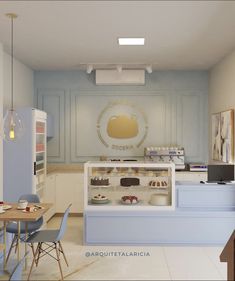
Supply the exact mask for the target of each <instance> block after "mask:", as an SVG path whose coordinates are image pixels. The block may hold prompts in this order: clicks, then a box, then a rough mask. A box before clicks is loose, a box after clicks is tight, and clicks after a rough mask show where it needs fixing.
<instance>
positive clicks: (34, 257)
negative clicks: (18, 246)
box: [27, 243, 39, 280]
mask: <svg viewBox="0 0 235 281" xmlns="http://www.w3.org/2000/svg"><path fill="white" fill-rule="evenodd" d="M38 251H39V243H38V246H37V249H36V253H35V255H34V256H33V261H32V264H31V267H30V270H29V275H28V279H27V280H29V279H30V275H31V272H32V269H33V265H34V263H35V259H36V256H37V254H38Z"/></svg>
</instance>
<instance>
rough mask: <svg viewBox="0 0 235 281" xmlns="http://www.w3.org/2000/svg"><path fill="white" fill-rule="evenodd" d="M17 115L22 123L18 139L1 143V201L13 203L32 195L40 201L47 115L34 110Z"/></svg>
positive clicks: (23, 111) (43, 182)
mask: <svg viewBox="0 0 235 281" xmlns="http://www.w3.org/2000/svg"><path fill="white" fill-rule="evenodd" d="M17 113H18V115H19V117H20V119H21V121H22V124H23V130H22V133H21V136H20V137H19V139H16V140H15V141H8V142H7V141H4V144H3V200H4V201H8V202H14V201H18V199H19V197H20V196H21V195H23V194H28V193H34V194H38V195H39V197H40V199H41V201H43V193H44V189H45V183H46V157H47V156H46V133H47V128H46V126H47V123H46V120H47V114H46V112H44V111H41V110H38V109H35V108H22V109H19V110H17Z"/></svg>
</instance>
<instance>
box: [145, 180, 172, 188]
mask: <svg viewBox="0 0 235 281" xmlns="http://www.w3.org/2000/svg"><path fill="white" fill-rule="evenodd" d="M149 186H150V187H151V188H167V187H168V184H167V181H165V180H151V181H150V182H149Z"/></svg>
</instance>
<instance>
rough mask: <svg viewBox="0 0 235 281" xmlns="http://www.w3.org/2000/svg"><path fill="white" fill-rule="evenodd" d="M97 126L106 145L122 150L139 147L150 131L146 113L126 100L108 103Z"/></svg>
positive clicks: (101, 139) (99, 117)
mask: <svg viewBox="0 0 235 281" xmlns="http://www.w3.org/2000/svg"><path fill="white" fill-rule="evenodd" d="M96 128H97V134H98V137H99V139H100V141H101V142H102V144H103V145H104V146H106V147H107V148H112V149H114V150H121V151H125V150H131V149H134V148H139V147H140V146H141V145H142V144H143V142H144V140H145V138H146V136H147V132H148V125H147V118H146V115H145V113H144V112H143V111H142V109H140V108H139V107H137V106H135V105H134V104H131V103H129V102H128V101H125V100H118V101H114V102H110V103H108V104H107V106H105V107H104V109H103V110H102V111H101V112H100V114H99V116H98V119H97V126H96Z"/></svg>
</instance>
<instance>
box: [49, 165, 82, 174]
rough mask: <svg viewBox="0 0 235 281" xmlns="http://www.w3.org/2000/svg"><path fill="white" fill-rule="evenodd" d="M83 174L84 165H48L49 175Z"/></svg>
mask: <svg viewBox="0 0 235 281" xmlns="http://www.w3.org/2000/svg"><path fill="white" fill-rule="evenodd" d="M54 173H83V164H82V163H81V164H47V174H54Z"/></svg>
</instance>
